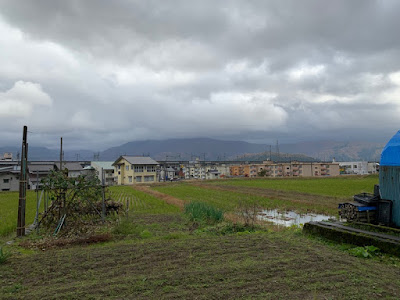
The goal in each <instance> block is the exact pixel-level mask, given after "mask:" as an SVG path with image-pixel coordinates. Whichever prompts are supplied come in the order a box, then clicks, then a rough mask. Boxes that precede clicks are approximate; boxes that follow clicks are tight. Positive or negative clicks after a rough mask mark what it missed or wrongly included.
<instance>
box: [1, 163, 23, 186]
mask: <svg viewBox="0 0 400 300" xmlns="http://www.w3.org/2000/svg"><path fill="white" fill-rule="evenodd" d="M20 171H21V169H20V167H19V166H17V165H16V166H10V167H2V168H0V191H18V189H19V173H20Z"/></svg>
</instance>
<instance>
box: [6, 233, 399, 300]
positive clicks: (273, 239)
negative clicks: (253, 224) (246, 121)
mask: <svg viewBox="0 0 400 300" xmlns="http://www.w3.org/2000/svg"><path fill="white" fill-rule="evenodd" d="M0 274H1V276H0V298H2V299H47V298H51V299H86V298H90V299H105V298H106V299H108V298H112V299H114V298H118V299H131V298H132V299H160V298H161V299H239V298H240V299H242V298H246V299H397V298H398V295H399V293H400V279H399V278H400V271H399V268H398V267H396V266H391V265H387V264H383V263H380V262H378V261H376V260H365V259H360V258H357V257H352V256H350V255H348V254H346V253H344V252H343V251H339V250H335V249H332V248H330V247H328V246H326V245H321V244H319V243H317V242H316V241H313V240H309V239H306V238H304V237H303V236H300V235H294V234H292V233H290V232H287V233H282V234H281V233H279V234H278V233H274V234H272V233H255V234H246V235H236V234H235V235H227V236H209V235H207V236H189V235H187V236H186V237H181V238H173V239H171V238H168V239H162V238H157V237H154V238H148V239H143V240H140V241H139V242H134V241H127V242H126V243H119V244H106V245H104V246H96V247H75V248H70V249H63V250H61V251H51V252H43V251H41V252H38V253H35V254H33V255H26V256H22V257H18V258H11V259H10V261H9V262H8V263H6V264H3V265H0ZM49 295H50V296H49Z"/></svg>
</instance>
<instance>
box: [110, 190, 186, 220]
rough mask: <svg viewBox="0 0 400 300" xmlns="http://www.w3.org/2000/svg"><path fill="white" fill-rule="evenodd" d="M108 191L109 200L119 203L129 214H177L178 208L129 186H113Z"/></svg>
mask: <svg viewBox="0 0 400 300" xmlns="http://www.w3.org/2000/svg"><path fill="white" fill-rule="evenodd" d="M109 190H110V197H111V199H113V200H114V201H117V202H121V203H122V204H123V205H124V209H125V210H128V211H129V213H152V214H157V213H169V212H179V208H177V207H175V206H172V205H169V204H167V203H165V202H164V201H162V200H160V199H157V198H156V197H153V196H151V195H148V194H146V193H144V192H142V191H138V190H135V189H134V188H133V187H130V186H114V187H110V189H109Z"/></svg>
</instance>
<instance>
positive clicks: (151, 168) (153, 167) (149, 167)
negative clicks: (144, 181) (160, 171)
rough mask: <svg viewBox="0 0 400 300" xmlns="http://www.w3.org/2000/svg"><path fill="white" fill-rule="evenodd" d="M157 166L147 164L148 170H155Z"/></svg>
mask: <svg viewBox="0 0 400 300" xmlns="http://www.w3.org/2000/svg"><path fill="white" fill-rule="evenodd" d="M155 171H156V166H147V172H155Z"/></svg>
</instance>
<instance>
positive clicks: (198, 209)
mask: <svg viewBox="0 0 400 300" xmlns="http://www.w3.org/2000/svg"><path fill="white" fill-rule="evenodd" d="M185 213H186V214H187V215H188V216H189V218H190V220H191V221H194V222H206V223H209V224H213V223H218V222H220V221H222V220H223V218H224V213H223V211H222V210H220V209H218V208H215V207H213V206H211V205H209V204H207V203H204V202H190V203H188V204H185Z"/></svg>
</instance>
